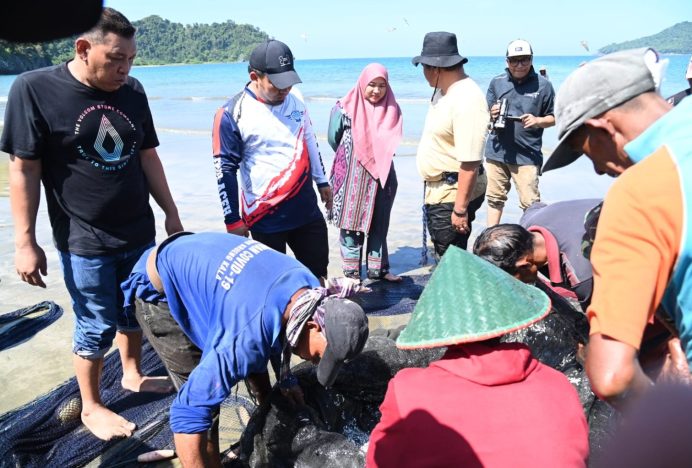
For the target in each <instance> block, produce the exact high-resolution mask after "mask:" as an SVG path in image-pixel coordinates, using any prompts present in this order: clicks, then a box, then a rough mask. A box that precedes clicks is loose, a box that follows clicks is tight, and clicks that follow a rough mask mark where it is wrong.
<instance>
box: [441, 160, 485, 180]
mask: <svg viewBox="0 0 692 468" xmlns="http://www.w3.org/2000/svg"><path fill="white" fill-rule="evenodd" d="M484 173H485V169H483V165H482V164H481V165H480V166H478V175H483V174H484ZM440 181H442V182H444V183H446V184H449V185H454V184H456V183H457V182H458V181H459V173H458V172H443V173H442V174H441V175H440Z"/></svg>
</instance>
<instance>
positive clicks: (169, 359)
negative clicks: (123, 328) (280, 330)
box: [135, 299, 220, 443]
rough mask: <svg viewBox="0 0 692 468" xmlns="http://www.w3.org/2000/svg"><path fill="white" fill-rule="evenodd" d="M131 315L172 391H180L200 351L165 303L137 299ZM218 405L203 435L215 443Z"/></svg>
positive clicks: (217, 428)
mask: <svg viewBox="0 0 692 468" xmlns="http://www.w3.org/2000/svg"><path fill="white" fill-rule="evenodd" d="M135 314H136V316H137V320H138V321H139V323H140V324H141V325H142V332H143V333H144V336H146V337H147V340H149V343H150V344H151V347H152V348H154V351H156V354H157V355H158V356H159V358H160V359H161V362H163V365H164V366H165V367H166V371H167V372H168V375H169V376H170V377H171V381H172V382H173V385H174V386H175V389H176V390H180V387H182V386H183V384H184V383H185V382H187V380H188V379H189V378H190V374H191V373H192V371H193V370H194V369H195V367H197V364H199V361H200V360H201V359H202V350H201V349H199V348H198V347H197V346H195V344H194V343H193V342H192V341H190V338H188V337H187V335H186V334H185V333H184V332H183V330H182V328H180V325H178V322H176V321H175V319H174V318H173V316H172V315H171V310H170V308H169V307H168V303H166V302H159V303H157V304H153V303H150V302H145V301H143V300H142V299H137V300H136V302H135ZM219 411H220V410H219V408H216V409H215V410H214V411H213V413H212V414H213V422H212V425H211V427H210V428H209V430H208V431H207V438H208V439H209V440H213V441H216V442H217V443H218V437H219Z"/></svg>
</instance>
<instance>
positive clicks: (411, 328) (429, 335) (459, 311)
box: [366, 247, 589, 467]
mask: <svg viewBox="0 0 692 468" xmlns="http://www.w3.org/2000/svg"><path fill="white" fill-rule="evenodd" d="M462 284H463V285H464V286H463V288H462V287H459V285H462ZM550 309H551V305H550V300H549V299H548V297H547V296H545V294H544V293H543V292H541V291H540V290H538V289H537V288H533V287H531V286H529V285H526V284H523V283H521V282H520V281H518V280H516V279H514V278H512V277H511V276H510V275H509V274H507V273H505V272H503V271H502V270H500V269H499V268H497V267H495V266H494V265H491V264H490V263H488V262H486V261H484V260H482V259H480V258H478V257H476V256H474V255H472V254H470V253H468V252H466V251H464V250H461V249H459V248H456V247H450V248H449V250H447V252H446V254H445V256H444V257H442V261H441V262H440V264H439V266H438V267H437V269H436V270H435V273H434V274H433V276H432V277H431V279H430V282H429V283H428V286H427V287H426V288H425V290H424V291H423V294H422V295H421V297H420V300H419V301H418V304H417V305H416V308H415V310H414V312H413V315H412V316H411V320H410V322H409V324H408V325H407V327H406V328H405V329H404V330H403V331H402V333H401V335H400V336H399V338H398V340H397V347H399V348H402V349H417V348H431V347H440V346H447V347H448V349H447V352H446V353H445V355H444V356H443V357H442V359H440V360H439V361H436V362H433V363H432V364H430V366H429V367H427V368H424V369H418V368H407V369H404V370H402V371H400V372H399V373H397V375H396V376H395V377H394V378H393V379H392V380H391V381H390V383H389V387H388V389H387V393H386V395H385V398H384V401H383V403H382V405H381V406H380V411H381V413H382V417H381V419H380V422H379V424H377V426H376V427H375V428H374V429H373V431H372V433H371V435H370V441H369V445H368V452H367V462H366V466H367V467H390V466H392V467H393V466H396V467H405V466H411V467H413V466H415V467H418V466H437V467H440V466H484V467H493V466H497V467H505V466H534V467H541V466H560V467H576V466H580V467H581V466H585V465H586V462H587V460H588V456H589V444H588V427H587V424H586V419H585V417H584V413H583V411H582V407H581V404H580V402H579V398H578V396H577V392H576V390H575V389H574V388H573V387H572V385H571V384H570V383H569V381H568V380H567V378H566V377H565V376H564V375H563V374H561V373H560V372H558V371H556V370H554V369H552V368H550V367H548V366H546V365H544V364H541V363H540V362H539V361H538V360H536V359H535V358H534V357H533V356H532V354H531V351H530V350H529V348H528V347H527V346H526V345H524V344H522V343H501V342H500V339H499V338H500V336H502V335H504V334H506V333H508V332H510V331H514V330H517V329H521V328H524V327H527V326H529V325H531V324H532V323H534V322H536V321H538V320H540V319H542V318H543V317H545V316H546V315H547V314H548V312H549V311H550Z"/></svg>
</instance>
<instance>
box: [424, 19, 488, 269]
mask: <svg viewBox="0 0 692 468" xmlns="http://www.w3.org/2000/svg"><path fill="white" fill-rule="evenodd" d="M467 61H468V59H466V58H465V57H462V56H461V55H459V52H458V49H457V39H456V36H455V35H454V34H452V33H448V32H432V33H428V34H426V35H425V39H424V40H423V51H422V52H421V55H419V56H418V57H415V58H413V60H412V62H413V64H414V65H418V64H419V63H422V64H423V74H424V75H425V79H426V80H427V81H428V84H430V86H431V87H432V88H435V91H434V93H433V98H432V103H431V105H430V109H429V110H428V115H427V117H426V119H425V127H424V129H423V135H422V136H421V139H420V143H419V145H418V152H417V154H416V163H417V165H418V172H419V173H420V175H421V177H422V178H423V180H424V181H425V213H426V222H427V225H428V231H429V232H430V237H431V239H432V241H433V245H434V247H435V256H436V257H437V259H438V260H439V258H440V257H442V255H443V254H444V253H445V251H446V250H447V247H449V246H450V245H455V246H457V247H460V248H462V249H466V245H467V243H468V239H469V236H470V235H471V223H472V222H473V220H474V219H475V217H476V216H475V215H476V211H477V210H478V209H479V208H480V206H481V204H482V203H483V198H484V196H485V188H486V185H487V180H486V177H485V174H484V172H483V166H482V165H481V162H482V159H483V148H484V146H485V138H486V134H487V123H488V118H489V114H488V106H487V104H486V101H485V96H484V95H483V92H482V91H481V89H480V88H479V87H478V85H477V84H476V83H475V82H474V81H473V80H472V79H471V78H469V77H468V75H466V73H464V64H465V63H466V62H467Z"/></svg>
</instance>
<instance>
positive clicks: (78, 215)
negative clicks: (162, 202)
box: [0, 64, 159, 255]
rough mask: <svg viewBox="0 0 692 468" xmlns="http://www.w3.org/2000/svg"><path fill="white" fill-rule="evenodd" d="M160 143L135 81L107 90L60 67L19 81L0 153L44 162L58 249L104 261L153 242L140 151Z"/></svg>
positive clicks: (8, 110) (11, 96)
mask: <svg viewBox="0 0 692 468" xmlns="http://www.w3.org/2000/svg"><path fill="white" fill-rule="evenodd" d="M158 144H159V142H158V139H157V137H156V132H155V130H154V125H153V121H152V117H151V111H150V110H149V104H148V101H147V97H146V94H145V93H144V89H143V88H142V85H141V84H140V83H139V82H138V81H137V80H136V79H134V78H131V77H130V78H128V79H127V83H126V84H125V85H123V86H122V87H121V88H120V89H118V90H117V91H114V92H105V91H101V90H98V89H94V88H90V87H88V86H86V85H84V84H82V83H80V82H79V81H77V79H75V78H74V77H73V76H72V74H71V73H70V72H69V70H68V68H67V64H62V65H57V66H53V67H48V68H43V69H40V70H35V71H31V72H27V73H24V74H22V75H20V76H18V77H17V79H16V80H15V82H14V84H13V85H12V89H11V90H10V94H9V98H8V101H7V108H6V111H5V126H4V130H3V134H2V139H1V140H0V149H1V150H2V151H5V152H7V153H10V154H14V155H16V156H17V157H19V158H23V159H36V160H38V159H40V160H41V163H42V177H41V179H42V181H43V185H44V188H45V191H46V199H47V204H48V215H49V217H50V222H51V225H52V227H53V237H54V240H55V244H56V247H57V248H58V250H60V251H70V252H72V253H75V254H78V255H102V254H111V253H117V252H121V251H125V250H130V249H134V248H137V247H140V246H143V245H145V244H147V243H149V242H152V241H153V240H154V235H155V229H154V215H153V212H152V210H151V207H150V205H149V187H148V184H147V180H146V177H145V175H144V171H143V170H142V162H141V159H140V153H139V152H140V150H142V149H148V148H154V147H156V146H158Z"/></svg>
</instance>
